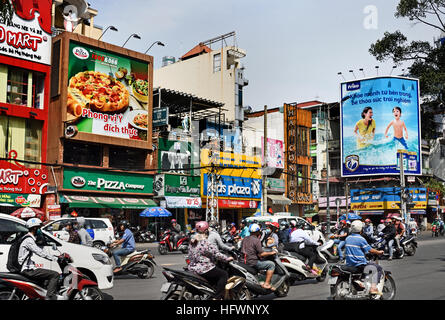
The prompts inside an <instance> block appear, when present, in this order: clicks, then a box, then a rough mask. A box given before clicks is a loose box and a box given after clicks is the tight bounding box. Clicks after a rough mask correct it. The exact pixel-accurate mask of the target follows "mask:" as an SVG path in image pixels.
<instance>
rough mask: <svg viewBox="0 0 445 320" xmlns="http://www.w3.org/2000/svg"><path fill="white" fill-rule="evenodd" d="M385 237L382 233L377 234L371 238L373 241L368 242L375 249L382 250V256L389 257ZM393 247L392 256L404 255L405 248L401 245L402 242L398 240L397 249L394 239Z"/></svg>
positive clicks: (397, 257)
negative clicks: (398, 246) (398, 245)
mask: <svg viewBox="0 0 445 320" xmlns="http://www.w3.org/2000/svg"><path fill="white" fill-rule="evenodd" d="M386 243H387V242H386V239H385V238H383V237H382V235H380V234H379V235H377V236H375V237H374V238H373V242H371V243H370V245H371V247H372V248H374V249H376V250H383V252H384V253H383V256H384V257H389V249H388V246H387V244H386ZM393 247H394V254H393V256H394V258H396V259H402V258H403V257H404V256H405V249H404V247H403V246H402V243H401V241H400V248H399V249H397V246H396V243H395V241H394V244H393Z"/></svg>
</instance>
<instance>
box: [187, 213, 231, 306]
mask: <svg viewBox="0 0 445 320" xmlns="http://www.w3.org/2000/svg"><path fill="white" fill-rule="evenodd" d="M195 229H196V232H197V234H196V235H194V236H193V237H192V239H191V241H190V247H189V253H188V259H189V260H190V264H189V266H188V269H189V270H190V271H192V272H195V273H197V274H199V275H200V276H202V277H203V278H205V279H206V280H207V281H209V282H210V283H211V284H213V285H215V287H216V293H215V298H214V299H216V300H219V299H222V298H223V296H224V289H225V285H226V283H227V279H228V274H227V271H225V270H223V269H220V268H218V267H217V266H216V260H222V261H226V262H229V261H232V260H233V258H232V257H228V256H226V255H224V254H222V253H221V252H219V251H218V248H217V247H216V246H215V245H214V244H212V243H211V242H210V241H209V239H208V236H209V224H208V223H207V222H206V221H198V222H197V223H196V225H195Z"/></svg>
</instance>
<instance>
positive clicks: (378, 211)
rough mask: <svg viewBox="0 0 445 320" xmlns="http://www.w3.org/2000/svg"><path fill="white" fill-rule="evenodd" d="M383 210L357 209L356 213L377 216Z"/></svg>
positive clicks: (382, 212)
mask: <svg viewBox="0 0 445 320" xmlns="http://www.w3.org/2000/svg"><path fill="white" fill-rule="evenodd" d="M384 213H385V211H383V210H376V211H371V210H370V211H359V212H358V214H359V215H363V216H378V215H381V214H384Z"/></svg>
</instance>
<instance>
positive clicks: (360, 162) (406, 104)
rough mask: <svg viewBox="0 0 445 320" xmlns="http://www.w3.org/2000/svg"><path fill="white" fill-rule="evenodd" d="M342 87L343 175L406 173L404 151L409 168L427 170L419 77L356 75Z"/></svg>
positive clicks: (409, 170)
mask: <svg viewBox="0 0 445 320" xmlns="http://www.w3.org/2000/svg"><path fill="white" fill-rule="evenodd" d="M340 91H341V103H340V121H341V157H342V177H356V176H369V175H391V174H400V165H399V164H400V163H399V159H400V154H403V167H404V173H405V174H409V175H421V174H422V159H421V157H422V155H421V147H420V137H421V135H420V107H419V80H417V79H409V78H403V77H391V76H388V77H377V78H369V79H362V80H354V81H349V82H343V83H341V88H340ZM400 152H401V153H400Z"/></svg>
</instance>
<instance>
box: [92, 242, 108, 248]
mask: <svg viewBox="0 0 445 320" xmlns="http://www.w3.org/2000/svg"><path fill="white" fill-rule="evenodd" d="M103 246H105V243H103V242H102V241H94V242H93V248H97V249H99V250H100V249H101V248H102V247H103Z"/></svg>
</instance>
